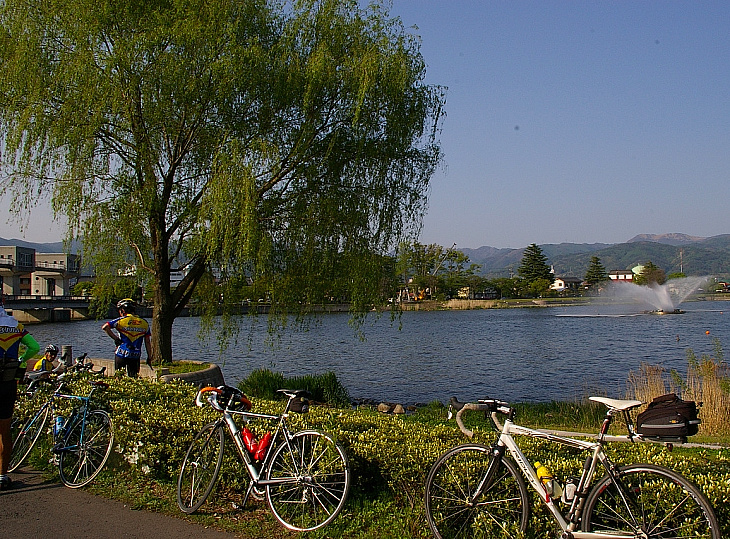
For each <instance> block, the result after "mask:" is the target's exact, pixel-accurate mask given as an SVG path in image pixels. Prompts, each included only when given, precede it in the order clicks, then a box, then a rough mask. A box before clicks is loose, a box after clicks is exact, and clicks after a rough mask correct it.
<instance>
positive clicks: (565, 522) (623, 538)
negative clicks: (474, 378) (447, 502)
mask: <svg viewBox="0 0 730 539" xmlns="http://www.w3.org/2000/svg"><path fill="white" fill-rule="evenodd" d="M497 424H499V422H497ZM513 434H514V435H518V436H529V437H530V438H537V439H542V440H546V441H548V442H552V443H557V444H560V445H565V446H569V447H573V448H575V449H580V450H583V451H590V452H591V455H590V456H589V457H588V458H587V459H586V462H585V465H584V466H583V472H582V474H581V477H580V481H579V483H578V485H577V492H578V493H580V492H583V493H587V492H588V488H589V487H590V485H591V482H592V481H593V477H594V475H595V473H596V468H597V463H598V462H601V463H602V464H603V466H604V468H605V469H606V472H607V473H608V474H609V475H610V476H611V478H612V480H613V481H614V482H616V478H615V476H614V474H613V473H612V467H613V465H612V463H611V462H610V460H609V459H608V457H607V456H606V454H605V453H604V451H603V444H602V443H601V441H596V442H589V441H584V440H577V439H574V438H567V437H564V436H557V435H554V434H549V433H546V432H542V431H539V430H535V429H530V428H527V427H522V426H520V425H516V424H515V423H513V422H512V420H510V419H506V420H505V421H504V425H503V427H502V431H501V433H500V436H499V439H498V441H497V442H496V444H495V448H505V449H506V450H507V452H508V453H509V455H510V456H511V457H512V459H513V460H514V461H515V463H516V464H517V466H518V467H519V468H520V470H521V471H522V475H523V476H524V477H525V479H527V482H528V483H529V485H530V486H531V487H532V488H533V490H535V492H537V493H538V495H539V497H540V500H541V501H542V503H543V504H544V505H545V506H546V507H547V508H548V510H549V511H550V513H551V514H552V515H553V518H555V520H556V521H557V523H558V525H559V526H560V529H561V530H562V531H563V532H569V533H570V534H571V535H570V537H573V538H575V539H633V537H634V536H633V535H631V536H629V535H614V534H606V533H600V534H598V533H591V532H581V531H576V528H577V526H578V524H579V522H580V515H581V512H582V508H583V502H584V501H585V496H578V495H576V496H575V497H574V498H573V501H572V502H571V506H570V510H569V511H568V513H567V515H563V513H562V511H561V510H560V508H559V507H558V505H557V504H556V503H555V500H553V499H552V498H551V496H550V495H549V494H547V493H546V492H545V489H544V488H543V485H542V483H541V482H540V479H539V478H538V477H537V473H536V472H535V469H534V467H533V465H532V463H531V462H530V461H529V460H528V459H527V457H526V456H525V455H524V453H523V452H522V450H521V449H520V448H519V446H518V445H517V443H516V442H515V440H514V438H513V437H512V435H513ZM495 450H496V451H499V449H495ZM501 452H503V450H502V451H501ZM498 464H499V462H498V461H497V460H493V461H492V465H490V467H489V469H488V471H487V474H486V476H485V479H484V481H483V484H482V485H480V487H479V488H478V489H477V490H478V492H481V491H482V489H483V488H484V487H485V486H486V485H487V484H489V482H490V481H491V477H492V476H493V474H494V469H496V466H497V465H498ZM617 484H618V483H617ZM619 491H620V492H621V491H622V488H620V485H619ZM475 498H476V496H475ZM624 501H625V502H626V500H624ZM566 516H567V518H566Z"/></svg>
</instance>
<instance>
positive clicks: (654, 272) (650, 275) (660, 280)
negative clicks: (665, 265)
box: [634, 260, 667, 286]
mask: <svg viewBox="0 0 730 539" xmlns="http://www.w3.org/2000/svg"><path fill="white" fill-rule="evenodd" d="M666 280H667V277H666V275H665V273H664V270H663V269H661V268H659V267H657V266H656V264H654V263H653V262H652V261H651V260H650V261H648V262H647V263H646V264H644V269H643V270H642V272H641V273H639V274H638V275H636V276H635V277H634V283H636V284H638V285H649V286H651V285H653V284H659V285H661V284H664V283H665V282H666Z"/></svg>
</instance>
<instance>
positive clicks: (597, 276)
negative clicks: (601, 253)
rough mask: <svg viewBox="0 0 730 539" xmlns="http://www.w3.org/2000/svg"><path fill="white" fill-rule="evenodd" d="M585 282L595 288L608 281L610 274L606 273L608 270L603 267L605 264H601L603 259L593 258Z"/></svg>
mask: <svg viewBox="0 0 730 539" xmlns="http://www.w3.org/2000/svg"><path fill="white" fill-rule="evenodd" d="M584 280H585V281H586V282H587V283H588V284H589V285H591V286H595V285H597V284H599V283H602V282H605V281H608V273H607V272H606V268H604V267H603V264H601V259H600V258H598V257H597V256H592V257H591V263H590V266H588V271H586V275H585V277H584Z"/></svg>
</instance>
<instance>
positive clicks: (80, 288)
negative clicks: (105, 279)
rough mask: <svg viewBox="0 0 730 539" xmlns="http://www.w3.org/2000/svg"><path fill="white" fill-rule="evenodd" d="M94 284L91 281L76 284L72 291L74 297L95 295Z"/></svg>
mask: <svg viewBox="0 0 730 539" xmlns="http://www.w3.org/2000/svg"><path fill="white" fill-rule="evenodd" d="M93 290H94V283H93V282H91V281H80V282H78V283H76V284H75V285H74V287H73V289H72V291H71V293H72V294H73V295H74V296H89V295H91V294H92V293H93Z"/></svg>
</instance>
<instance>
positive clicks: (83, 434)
mask: <svg viewBox="0 0 730 539" xmlns="http://www.w3.org/2000/svg"><path fill="white" fill-rule="evenodd" d="M62 444H63V445H64V447H65V448H68V449H63V450H62V451H60V452H59V455H58V474H59V476H60V477H61V482H62V483H63V484H64V485H66V486H67V487H69V488H79V487H83V486H84V485H88V484H89V483H90V482H91V481H92V480H93V479H94V478H95V477H96V476H97V475H98V474H99V472H100V471H101V469H102V467H103V466H104V464H106V461H107V459H108V458H109V453H111V450H112V446H113V445H114V433H113V432H112V422H111V419H110V418H109V414H107V413H106V412H105V411H104V410H92V411H90V412H88V413H87V414H86V420H84V418H83V417H78V418H77V419H76V420H75V421H74V423H73V424H72V425H71V427H70V428H69V430H68V432H67V433H66V436H65V437H64V440H63V442H62Z"/></svg>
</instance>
